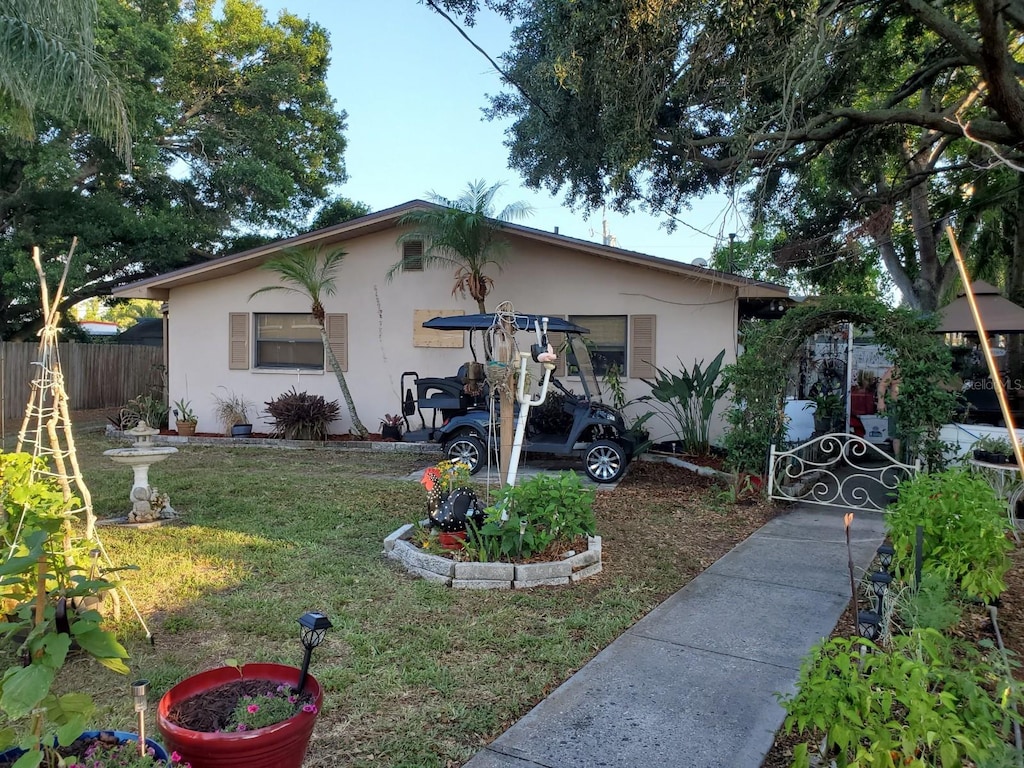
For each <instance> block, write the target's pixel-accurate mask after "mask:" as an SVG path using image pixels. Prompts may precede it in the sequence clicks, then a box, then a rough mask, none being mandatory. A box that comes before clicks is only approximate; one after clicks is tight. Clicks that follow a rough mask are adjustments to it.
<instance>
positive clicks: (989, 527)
mask: <svg viewBox="0 0 1024 768" xmlns="http://www.w3.org/2000/svg"><path fill="white" fill-rule="evenodd" d="M887 525H888V528H889V535H890V538H891V539H892V545H893V548H894V549H895V550H896V558H897V562H899V563H900V564H901V566H902V568H903V569H904V570H906V568H908V567H909V564H911V563H913V557H912V554H913V549H914V542H915V536H916V529H917V526H919V525H920V526H921V527H922V528H923V530H924V548H923V552H922V568H923V570H926V571H927V570H935V571H937V572H938V573H939V574H940V575H942V576H945V577H946V578H948V579H949V580H950V581H952V582H953V583H955V584H957V585H958V586H959V587H960V589H961V590H963V592H964V593H965V595H967V596H969V597H977V598H980V599H982V600H986V601H989V600H992V599H994V598H996V597H998V595H999V594H1000V593H1001V592H1002V591H1003V590H1004V589H1006V584H1005V583H1004V581H1003V575H1004V574H1005V573H1006V571H1007V570H1008V569H1009V567H1010V560H1009V557H1008V552H1009V551H1010V550H1011V549H1012V548H1013V545H1012V544H1011V543H1010V541H1009V540H1007V538H1006V530H1007V527H1008V525H1009V523H1008V520H1007V514H1006V502H1004V501H1002V500H1000V499H999V498H997V497H996V494H995V491H993V490H992V487H991V486H990V485H989V484H988V482H987V481H986V480H985V479H984V478H983V477H982V476H980V475H977V474H974V473H971V472H969V471H967V470H965V469H947V470H944V471H942V472H936V473H932V474H925V473H922V474H919V475H917V477H914V478H912V479H910V480H906V481H904V482H902V483H900V486H899V497H898V500H897V502H896V503H895V504H893V505H892V506H890V507H889V516H888V519H887Z"/></svg>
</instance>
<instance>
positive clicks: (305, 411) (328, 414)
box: [266, 387, 341, 440]
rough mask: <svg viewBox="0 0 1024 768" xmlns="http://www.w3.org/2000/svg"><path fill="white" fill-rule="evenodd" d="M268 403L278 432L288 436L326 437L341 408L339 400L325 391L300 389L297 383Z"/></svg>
mask: <svg viewBox="0 0 1024 768" xmlns="http://www.w3.org/2000/svg"><path fill="white" fill-rule="evenodd" d="M266 406H267V414H268V415H269V416H270V418H271V419H273V420H274V424H273V431H274V435H275V436H277V437H283V438H285V439H287V440H326V439H327V428H328V426H329V425H330V423H331V422H332V421H335V420H336V419H337V418H338V415H339V413H340V411H341V408H340V406H339V405H338V401H337V400H332V401H330V402H328V401H327V400H325V399H324V398H323V396H321V395H311V394H309V393H307V392H296V391H295V387H292V388H291V389H290V390H288V391H287V392H285V393H284V394H281V395H278V396H277V398H276V399H274V400H271V401H270V402H268V403H266Z"/></svg>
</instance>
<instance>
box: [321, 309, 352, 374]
mask: <svg viewBox="0 0 1024 768" xmlns="http://www.w3.org/2000/svg"><path fill="white" fill-rule="evenodd" d="M325 323H326V325H327V343H328V344H330V345H331V351H332V352H334V356H335V357H336V358H338V365H340V366H341V370H342V371H348V315H345V314H339V315H327V317H326V318H325ZM330 369H331V364H330V363H329V362H327V361H326V360H324V370H325V371H329V370H330Z"/></svg>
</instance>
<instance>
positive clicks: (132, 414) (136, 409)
mask: <svg viewBox="0 0 1024 768" xmlns="http://www.w3.org/2000/svg"><path fill="white" fill-rule="evenodd" d="M168 413H169V409H168V407H167V403H165V402H164V400H163V397H162V396H159V395H139V396H138V397H136V398H133V399H131V400H129V401H128V402H127V403H125V405H124V407H123V408H121V410H120V411H118V414H117V420H116V422H115V426H116V427H117V428H118V429H122V430H124V429H135V427H136V426H138V424H139V422H140V421H144V422H146V423H147V424H149V426H151V427H153V428H155V429H164V428H166V427H167V423H168V419H167V417H168ZM112 421H113V420H112Z"/></svg>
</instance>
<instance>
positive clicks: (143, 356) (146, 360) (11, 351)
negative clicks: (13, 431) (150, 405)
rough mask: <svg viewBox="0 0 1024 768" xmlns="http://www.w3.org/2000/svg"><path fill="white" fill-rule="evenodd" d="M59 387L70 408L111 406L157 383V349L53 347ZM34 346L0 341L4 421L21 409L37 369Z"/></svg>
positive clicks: (0, 395) (159, 352)
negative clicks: (60, 379) (57, 361)
mask: <svg viewBox="0 0 1024 768" xmlns="http://www.w3.org/2000/svg"><path fill="white" fill-rule="evenodd" d="M58 347H59V349H58V354H59V355H60V364H61V370H62V371H63V372H64V387H65V389H66V390H67V393H68V398H69V400H70V405H71V408H72V410H82V409H87V408H113V407H117V406H119V405H124V404H125V403H126V402H127V401H128V400H130V399H132V398H133V397H135V396H136V395H141V394H149V393H152V392H153V391H154V389H156V388H159V387H161V386H162V375H161V366H162V365H163V350H162V349H160V348H159V347H142V346H122V345H118V344H74V343H70V344H60V345H58ZM38 359H39V345H38V344H25V343H17V342H0V412H2V414H3V417H4V419H6V420H7V425H8V427H10V426H11V421H12V420H16V421H17V422H18V424H17V425H16V426H20V420H21V418H22V416H23V415H24V413H25V405H26V403H27V402H28V396H29V392H30V391H31V383H32V379H33V378H35V377H36V376H37V375H38V371H39V367H38V366H36V365H33V364H32V363H33V361H36V360H38Z"/></svg>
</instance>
